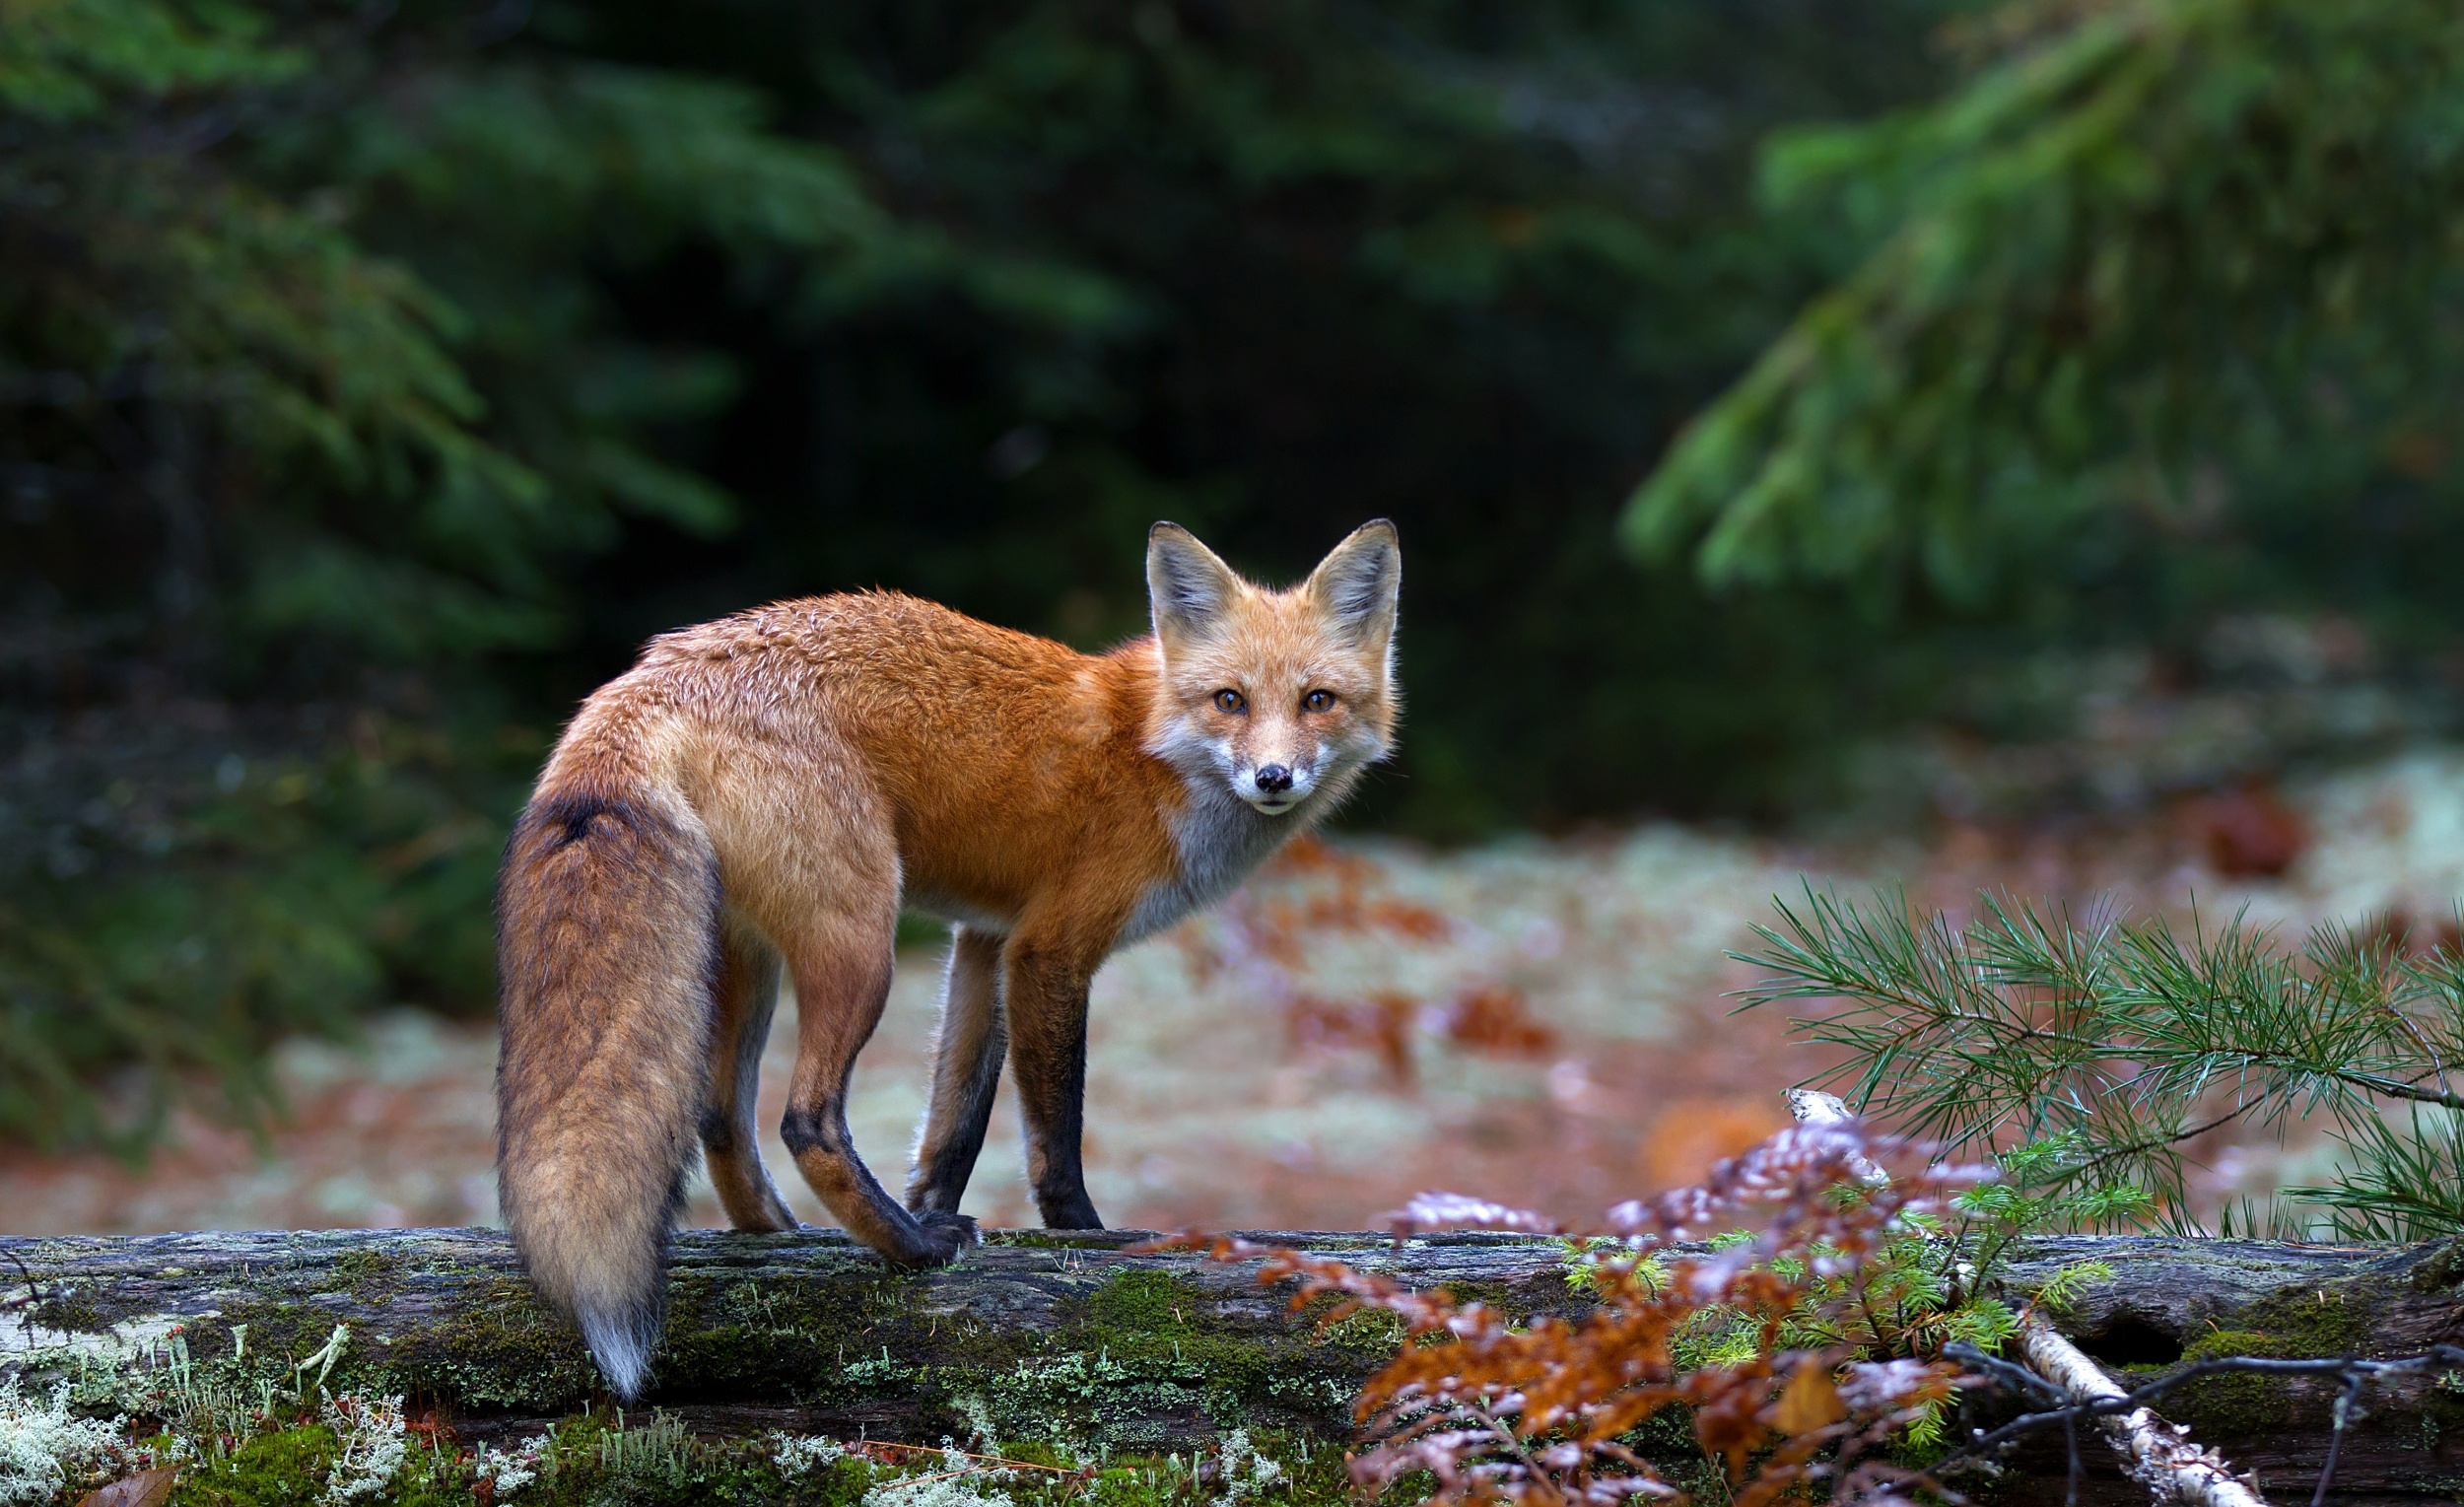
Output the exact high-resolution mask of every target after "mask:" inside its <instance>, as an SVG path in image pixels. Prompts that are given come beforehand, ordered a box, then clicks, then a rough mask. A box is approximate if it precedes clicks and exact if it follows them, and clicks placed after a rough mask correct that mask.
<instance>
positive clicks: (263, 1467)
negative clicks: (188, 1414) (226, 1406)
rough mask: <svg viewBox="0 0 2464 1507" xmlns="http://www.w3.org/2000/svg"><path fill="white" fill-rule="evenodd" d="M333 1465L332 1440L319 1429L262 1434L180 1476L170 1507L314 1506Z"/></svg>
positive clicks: (314, 1426)
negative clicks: (228, 1453) (226, 1454)
mask: <svg viewBox="0 0 2464 1507" xmlns="http://www.w3.org/2000/svg"><path fill="white" fill-rule="evenodd" d="M333 1463H334V1436H333V1435H332V1433H330V1432H328V1431H327V1430H326V1429H324V1428H323V1427H321V1426H319V1425H316V1424H308V1425H305V1426H303V1427H300V1428H286V1429H283V1430H281V1431H280V1432H277V1433H271V1434H259V1435H257V1436H256V1437H255V1438H253V1439H249V1440H247V1441H245V1442H244V1443H242V1444H241V1445H240V1447H239V1448H238V1449H236V1450H234V1451H232V1453H231V1454H230V1455H229V1456H227V1457H225V1458H224V1459H221V1460H215V1461H207V1462H204V1463H202V1464H198V1465H192V1466H190V1467H188V1468H187V1469H186V1470H183V1471H182V1472H180V1473H179V1483H178V1485H177V1486H176V1488H175V1489H174V1490H173V1491H172V1493H171V1507H314V1503H315V1502H316V1499H317V1497H318V1496H319V1495H321V1494H322V1493H323V1491H324V1489H325V1476H326V1473H328V1472H329V1471H331V1470H332V1469H333Z"/></svg>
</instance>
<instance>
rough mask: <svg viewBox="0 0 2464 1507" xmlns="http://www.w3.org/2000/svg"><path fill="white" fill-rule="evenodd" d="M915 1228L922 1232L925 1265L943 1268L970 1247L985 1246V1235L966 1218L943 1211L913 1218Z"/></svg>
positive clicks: (962, 1215) (936, 1210) (965, 1216)
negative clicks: (914, 1219)
mask: <svg viewBox="0 0 2464 1507" xmlns="http://www.w3.org/2000/svg"><path fill="white" fill-rule="evenodd" d="M916 1224H917V1226H918V1227H919V1228H920V1229H921V1230H922V1231H923V1232H924V1249H925V1252H926V1253H927V1254H926V1264H927V1265H930V1266H935V1267H946V1266H948V1265H949V1264H950V1263H951V1262H954V1261H956V1260H958V1253H959V1252H961V1251H964V1250H966V1249H967V1248H968V1247H969V1246H980V1245H982V1244H984V1235H983V1233H982V1232H981V1231H979V1230H978V1229H977V1228H976V1221H975V1220H974V1219H973V1218H972V1217H971V1216H969V1215H966V1214H959V1213H952V1212H950V1211H949V1210H946V1209H938V1208H936V1209H929V1210H926V1211H925V1212H924V1213H921V1214H918V1215H917V1216H916Z"/></svg>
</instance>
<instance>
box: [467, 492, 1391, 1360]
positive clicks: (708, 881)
mask: <svg viewBox="0 0 2464 1507" xmlns="http://www.w3.org/2000/svg"><path fill="white" fill-rule="evenodd" d="M1401 569H1402V568H1401V558H1400V554H1399V552H1398V550H1397V548H1396V543H1395V535H1394V529H1393V526H1392V525H1390V524H1387V523H1384V522H1377V523H1371V524H1368V525H1366V526H1364V527H1363V528H1361V529H1359V530H1357V531H1356V532H1354V533H1353V534H1352V536H1351V537H1350V538H1348V539H1346V540H1345V541H1344V542H1343V543H1342V544H1341V545H1339V546H1337V547H1336V549H1335V551H1334V553H1332V554H1330V555H1329V556H1328V557H1327V559H1326V561H1325V562H1324V563H1323V564H1321V565H1320V566H1319V568H1318V570H1317V571H1316V572H1315V573H1314V574H1313V575H1312V576H1311V577H1310V579H1309V580H1308V581H1307V582H1303V583H1302V584H1301V585H1299V586H1296V587H1294V588H1292V589H1290V590H1288V591H1270V590H1266V589H1263V588H1260V587H1258V586H1255V585H1252V584H1250V583H1249V582H1245V581H1242V580H1241V579H1240V578H1239V577H1238V576H1236V575H1234V574H1233V573H1232V571H1231V570H1230V569H1229V568H1228V567H1226V566H1225V565H1224V564H1223V562H1221V561H1220V560H1218V559H1216V558H1215V557H1214V556H1213V555H1212V554H1210V553H1209V552H1207V550H1206V549H1205V547H1204V546H1203V545H1201V544H1199V543H1198V541H1197V540H1196V539H1195V538H1193V537H1191V536H1190V535H1189V534H1188V533H1187V532H1185V531H1183V530H1181V529H1179V528H1177V527H1175V526H1174V525H1171V524H1157V525H1156V527H1155V529H1154V530H1153V531H1152V533H1151V534H1150V536H1149V542H1148V556H1147V577H1148V582H1149V590H1150V596H1151V598H1152V602H1153V607H1154V616H1155V630H1156V631H1155V633H1154V635H1153V636H1152V637H1149V638H1143V639H1139V640H1136V641H1134V642H1132V643H1129V644H1126V645H1124V646H1122V647H1121V648H1119V649H1117V650H1114V651H1112V652H1110V653H1106V654H1097V655H1090V654H1081V653H1078V652H1076V651H1072V650H1070V649H1067V648H1065V647H1063V646H1061V645H1059V644H1055V643H1051V642H1049V641H1047V640H1043V639H1038V638H1034V637H1031V636H1029V635H1026V634H1021V633H1013V632H1010V631H1008V630H1005V629H1000V628H994V627H992V626H989V625H987V624H983V623H979V622H975V621H972V620H970V619H968V618H965V617H961V616H959V615H958V614H957V613H954V612H950V611H948V610H947V609H945V608H941V607H937V606H934V605H932V604H931V603H928V602H924V601H919V600H917V599H915V598H913V597H908V596H902V595H898V594H896V593H892V592H870V593H864V594H860V595H848V596H825V597H814V598H809V599H806V600H802V601H793V602H784V603H779V604H777V605H774V606H770V607H765V608H761V609H758V610H755V611H752V612H746V613H741V614H739V615H737V616H735V617H731V618H725V619H722V620H720V621H719V622H716V623H708V624H704V625H702V626H700V627H697V628H689V629H685V630H682V631H681V632H677V633H671V634H667V635H665V636H663V637H661V638H659V639H656V640H653V641H652V642H651V644H650V647H649V649H648V650H646V651H644V653H643V655H642V658H641V660H640V662H638V663H637V664H636V665H635V666H634V668H633V669H632V670H630V671H628V672H627V673H626V674H624V675H622V676H619V677H618V678H617V679H615V680H614V681H611V682H610V683H609V684H607V685H606V686H604V687H602V688H601V689H600V690H599V691H598V692H597V693H596V694H594V695H593V696H591V697H590V699H589V700H588V701H587V702H586V703H584V704H583V706H582V711H581V713H580V715H578V716H577V717H576V718H575V719H574V721H573V723H572V725H571V726H570V727H568V728H567V730H566V733H565V736H564V738H563V739H562V741H560V742H559V743H558V745H557V748H556V751H555V753H554V754H553V755H551V756H550V758H549V761H548V766H547V769H546V771H545V773H543V774H542V775H541V777H540V780H539V785H538V788H537V790H536V791H535V792H534V794H533V795H532V797H531V801H530V804H529V806H528V807H527V808H526V809H525V810H524V812H523V815H522V819H521V821H520V823H519V824H517V826H516V828H515V832H514V836H513V842H512V843H511V844H510V845H509V849H508V854H507V860H506V872H505V878H504V883H503V887H502V894H501V900H500V905H501V923H502V943H501V946H502V952H503V965H504V966H503V971H504V980H505V996H504V1016H505V1047H504V1056H503V1059H502V1062H501V1063H500V1068H499V1146H500V1154H499V1173H500V1177H501V1179H502V1181H503V1185H504V1195H505V1197H504V1202H505V1208H506V1211H507V1215H508V1218H509V1219H510V1220H511V1222H512V1224H513V1233H514V1238H515V1241H516V1243H517V1244H518V1245H519V1247H520V1249H521V1251H522V1254H523V1257H524V1260H525V1261H526V1262H527V1264H528V1266H529V1268H530V1270H531V1273H532V1275H533V1277H534V1279H535V1280H536V1281H537V1283H538V1285H539V1288H540V1290H541V1292H542V1293H543V1294H544V1295H545V1296H546V1297H547V1298H548V1299H549V1300H550V1301H551V1302H553V1303H554V1304H556V1305H557V1306H558V1307H559V1308H560V1309H562V1310H563V1311H565V1312H566V1313H568V1314H570V1315H572V1316H573V1317H574V1318H575V1319H576V1320H577V1322H578V1323H580V1325H581V1326H582V1332H583V1335H584V1336H585V1337H586V1338H587V1339H588V1340H589V1342H590V1346H591V1349H592V1352H593V1353H594V1354H595V1355H596V1356H597V1358H598V1360H599V1364H600V1368H601V1370H602V1371H603V1372H604V1373H605V1374H606V1376H607V1378H608V1380H609V1382H610V1384H611V1385H612V1386H613V1387H614V1389H615V1390H616V1391H617V1392H618V1393H620V1394H622V1395H624V1396H627V1397H631V1396H633V1395H635V1394H636V1393H637V1392H638V1391H639V1389H640V1387H641V1385H642V1381H643V1377H644V1374H645V1367H646V1365H647V1361H648V1357H649V1354H650V1349H651V1348H652V1347H653V1346H654V1344H655V1342H656V1338H657V1333H658V1329H657V1326H658V1314H659V1301H660V1292H661V1287H660V1280H661V1278H660V1271H659V1252H660V1246H661V1242H662V1241H663V1239H664V1235H665V1231H666V1228H667V1224H668V1221H669V1220H670V1219H671V1218H672V1216H673V1210H674V1207H675V1204H676V1202H677V1199H678V1196H679V1190H680V1188H681V1186H682V1181H683V1177H684V1174H685V1172H686V1170H687V1168H688V1166H689V1158H690V1155H691V1151H692V1147H693V1144H694V1141H695V1138H696V1134H697V1131H698V1135H699V1139H700V1142H701V1144H702V1146H703V1149H704V1151H705V1153H706V1155H707V1156H708V1158H709V1162H710V1169H711V1177H712V1181H713V1183H714V1184H715V1185H716V1186H717V1188H718V1190H719V1199H720V1201H721V1203H722V1204H723V1205H724V1207H725V1208H726V1210H727V1213H728V1217H729V1218H730V1219H731V1220H733V1221H734V1222H735V1223H736V1224H737V1225H738V1226H739V1227H740V1228H751V1229H786V1228H789V1227H791V1219H790V1216H789V1215H788V1213H787V1206H786V1204H785V1202H784V1201H783V1200H782V1199H780V1197H779V1195H778V1191H777V1189H776V1187H775V1186H774V1185H773V1184H772V1183H771V1181H770V1177H769V1173H768V1172H767V1171H766V1170H765V1169H764V1168H763V1167H762V1165H761V1159H760V1155H759V1153H758V1151H757V1150H756V1149H755V1147H754V1141H753V1123H752V1106H753V1102H754V1095H755V1090H756V1085H755V1083H754V1081H753V1080H754V1076H755V1073H756V1071H757V1069H758V1065H759V1061H760V1042H761V1040H762V1039H763V1037H764V1036H765V1035H766V1033H767V1029H768V1024H769V1019H770V1012H771V1004H772V1000H773V998H774V997H775V994H776V991H777V982H778V979H779V976H780V972H781V970H782V968H784V970H785V972H786V975H787V977H788V978H790V979H792V980H793V982H794V985H795V992H796V999H797V1017H798V1025H797V1061H796V1068H795V1075H794V1079H793V1081H792V1083H791V1085H790V1090H789V1108H788V1112H787V1121H786V1123H785V1125H784V1127H783V1130H784V1131H785V1133H786V1136H787V1143H788V1146H789V1148H790V1150H791V1151H792V1152H793V1153H794V1155H795V1159H796V1165H797V1170H798V1171H799V1172H801V1173H802V1174H803V1176H804V1178H805V1180H806V1182H807V1183H808V1184H810V1185H811V1187H812V1188H813V1190H814V1192H815V1193H816V1194H818V1195H819V1196H820V1198H821V1199H822V1201H823V1202H824V1203H826V1204H827V1205H828V1206H829V1208H830V1210H831V1212H832V1213H833V1214H834V1215H835V1216H836V1217H838V1218H839V1219H840V1220H841V1221H842V1222H843V1223H844V1224H845V1225H846V1226H847V1228H848V1229H849V1231H850V1232H851V1233H853V1234H855V1235H856V1237H857V1238H859V1239H861V1240H863V1241H865V1242H866V1243H867V1244H869V1245H871V1246H872V1247H873V1248H874V1249H875V1250H878V1251H880V1252H881V1253H882V1254H883V1255H884V1256H885V1257H887V1258H888V1259H890V1260H892V1261H894V1262H898V1263H901V1264H906V1265H926V1264H933V1263H939V1262H945V1261H948V1260H950V1259H952V1258H953V1257H954V1256H955V1255H956V1254H957V1252H958V1251H959V1250H960V1249H961V1248H962V1247H963V1246H964V1245H965V1244H967V1243H968V1242H969V1241H971V1240H972V1238H973V1234H974V1227H973V1224H972V1222H971V1221H969V1220H967V1219H966V1218H965V1217H964V1216H963V1215H960V1214H959V1213H958V1212H957V1209H958V1202H959V1198H960V1195H961V1194H962V1193H963V1192H964V1190H965V1186H966V1181H967V1177H968V1174H969V1172H970V1171H971V1170H972V1168H973V1166H974V1162H975V1158H976V1155H977V1152H978V1151H979V1150H980V1149H981V1148H982V1145H983V1139H984V1130H985V1120H986V1117H987V1116H988V1115H989V1113H990V1109H991V1103H992V1088H993V1085H994V1083H995V1081H996V1080H997V1078H998V1074H999V1070H1000V1063H1001V1060H1002V1056H1003V1054H1004V1052H1006V1054H1007V1058H1008V1061H1009V1063H1010V1065H1011V1067H1012V1068H1013V1069H1014V1070H1015V1072H1016V1074H1017V1079H1018V1087H1019V1099H1020V1104H1021V1109H1022V1114H1023V1117H1024V1119H1025V1121H1026V1130H1027V1155H1028V1172H1029V1177H1030V1180H1031V1181H1032V1183H1033V1186H1034V1189H1035V1193H1036V1199H1037V1203H1038V1207H1039V1209H1040V1211H1041V1212H1042V1214H1043V1216H1044V1219H1045V1222H1046V1223H1047V1224H1049V1225H1059V1226H1078V1227H1084V1226H1093V1225H1095V1224H1096V1223H1097V1218H1096V1214H1095V1210H1094V1207H1093V1205H1092V1204H1091V1203H1089V1202H1088V1201H1087V1198H1086V1191H1085V1186H1084V1180H1083V1175H1082V1172H1081V1168H1080V1163H1079V1140H1080V1129H1079V1126H1080V1114H1081V1101H1082V1099H1083V1097H1084V1085H1085V1054H1086V997H1087V986H1088V984H1089V982H1090V981H1091V979H1092V978H1093V976H1094V973H1095V970H1096V968H1097V967H1098V966H1099V965H1100V964H1101V963H1102V962H1103V960H1104V958H1105V957H1106V956H1107V955H1108V954H1109V953H1111V952H1112V951H1113V950H1114V949H1115V948H1116V947H1118V946H1120V945H1122V944H1123V943H1124V942H1126V941H1129V940H1134V939H1135V938H1136V937H1137V936H1140V935H1144V934H1146V933H1148V932H1151V931H1153V930H1156V929H1158V928H1160V927H1161V926H1164V925H1170V924H1171V923H1172V922H1173V921H1175V920H1177V919H1179V918H1180V917H1181V916H1182V915H1185V914H1187V913H1188V912H1189V911H1190V910H1192V909H1193V908H1195V907H1198V906H1200V905H1203V904H1206V903H1208V902H1209V901H1211V900H1213V899H1215V898H1218V897H1219V896H1220V895H1221V894H1223V893H1224V892H1225V891H1226V890H1228V889H1229V888H1230V887H1231V886H1232V885H1233V884H1235V883H1237V882H1238V881H1239V880H1240V878H1241V877H1242V876H1243V875H1245V874H1246V873H1247V872H1248V871H1249V869H1250V868H1251V867H1253V866H1254V865H1255V864H1256V863H1257V862H1258V861H1259V860H1260V859H1262V858H1264V857H1265V856H1266V855H1267V854H1268V853H1269V852H1271V851H1272V850H1273V848H1274V847H1275V846H1277V845H1278V844H1280V843H1281V842H1283V841H1284V840H1286V839H1288V838H1289V837H1291V836H1292V835H1293V834H1295V833H1297V832H1299V831H1301V830H1303V829H1304V828H1305V827H1307V826H1308V825H1309V824H1310V823H1312V822H1314V821H1315V820H1317V819H1318V818H1319V817H1320V816H1322V815H1324V814H1325V812H1326V811H1327V810H1329V809H1330V808H1331V807H1332V806H1333V805H1334V804H1335V802H1337V801H1339V800H1340V799H1341V798H1342V796H1343V795H1344V793H1345V792H1346V791H1347V790H1348V789H1349V788H1350V787H1351V786H1352V784H1353V782H1354V781H1355V780H1356V779H1357V778H1358V776H1359V774H1360V772H1361V770H1362V769H1364V768H1365V767H1366V766H1367V765H1368V764H1370V763H1372V762H1375V761H1376V760H1378V759H1380V758H1383V757H1384V756H1385V755H1386V753H1387V752H1388V750H1389V748H1390V746H1391V741H1392V736H1393V729H1394V723H1395V718H1396V710H1397V699H1396V697H1397V693H1396V689H1395V685H1394V676H1393V669H1392V659H1393V646H1394V629H1395V614H1396V600H1397V593H1398V590H1399V587H1400V582H1401ZM902 905H905V906H909V907H913V908H916V909H921V910H925V911H930V912H933V913H935V914H939V915H943V916H946V917H948V918H949V919H950V920H951V921H952V922H953V923H954V924H955V926H954V933H953V941H952V955H951V960H950V965H949V973H948V980H947V985H946V997H945V1000H944V1004H943V1015H942V1031H941V1040H940V1044H939V1047H938V1050H937V1052H936V1062H935V1068H934V1083H933V1092H932V1101H931V1108H930V1110H929V1111H928V1113H927V1115H926V1117H925V1121H924V1127H923V1129H922V1131H921V1133H920V1137H919V1141H918V1148H917V1163H916V1167H915V1170H914V1173H913V1174H912V1176H911V1178H910V1180H909V1184H908V1190H907V1199H906V1204H905V1206H902V1205H901V1204H900V1203H899V1202H898V1201H896V1200H893V1199H890V1198H889V1197H888V1195H887V1194H885V1193H884V1192H883V1190H882V1189H881V1187H880V1186H879V1184H878V1183H877V1182H875V1181H874V1179H873V1176H872V1174H871V1172H870V1171H869V1170H868V1169H866V1168H865V1166H864V1164H863V1163H862V1161H861V1160H860V1159H858V1158H857V1157H856V1153H855V1149H854V1147H853V1144H852V1143H851V1142H850V1140H849V1138H848V1134H847V1126H846V1117H845V1106H846V1096H847V1084H848V1075H849V1072H850V1070H851V1068H852V1067H853V1064H854V1062H855V1058H856V1053H857V1052H858V1051H859V1050H861V1048H862V1047H863V1045H864V1042H865V1041H866V1039H867V1038H869V1037H870V1035H871V1034H872V1030H873V1027H874V1025H875V1023H876V1022H877V1021H878V1020H879V1018H880V1013H881V1008H882V1005H883V1002H884V1000H885V999H886V998H887V995H888V992H889V981H890V967H891V952H892V941H893V937H894V934H895V929H896V924H897V918H898V913H899V911H900V908H901V906H902Z"/></svg>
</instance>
